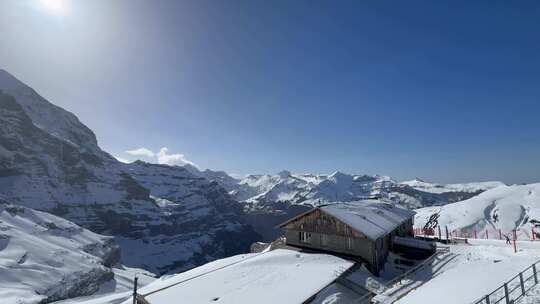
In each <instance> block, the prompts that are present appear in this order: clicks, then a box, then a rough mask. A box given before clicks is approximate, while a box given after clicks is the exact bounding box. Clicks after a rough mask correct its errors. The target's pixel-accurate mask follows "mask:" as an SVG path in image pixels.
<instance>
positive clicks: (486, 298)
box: [484, 295, 489, 304]
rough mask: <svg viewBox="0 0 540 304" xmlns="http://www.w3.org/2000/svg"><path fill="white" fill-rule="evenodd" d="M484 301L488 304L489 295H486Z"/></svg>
mask: <svg viewBox="0 0 540 304" xmlns="http://www.w3.org/2000/svg"><path fill="white" fill-rule="evenodd" d="M484 299H485V300H486V304H489V295H487V296H486V297H485V298H484Z"/></svg>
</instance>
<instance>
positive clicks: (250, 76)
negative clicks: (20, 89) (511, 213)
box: [0, 0, 540, 183]
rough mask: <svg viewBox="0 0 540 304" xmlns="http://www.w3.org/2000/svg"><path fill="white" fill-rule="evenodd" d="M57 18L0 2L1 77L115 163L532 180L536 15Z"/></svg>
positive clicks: (310, 11) (539, 77) (202, 5)
mask: <svg viewBox="0 0 540 304" xmlns="http://www.w3.org/2000/svg"><path fill="white" fill-rule="evenodd" d="M63 2H64V9H63V11H61V12H51V11H50V10H48V9H47V8H46V7H44V6H43V5H42V4H41V3H40V1H39V0H35V1H31V0H7V1H2V2H1V3H0V28H2V31H0V38H1V40H2V43H1V44H0V66H1V67H3V68H5V69H6V70H8V71H10V72H11V73H13V74H14V75H16V76H17V77H18V78H20V79H21V80H23V81H25V82H27V83H28V84H29V85H31V86H32V87H34V88H35V89H36V90H37V91H38V92H40V93H41V94H42V95H44V96H45V97H46V98H48V99H49V100H50V101H51V102H53V103H55V104H58V105H60V106H62V107H64V108H66V109H68V110H70V111H72V112H74V113H75V114H76V115H78V116H79V118H80V119H81V120H82V121H83V122H84V123H85V124H87V125H88V126H89V127H91V128H92V129H93V130H94V131H95V132H96V134H97V137H98V140H99V142H100V145H101V147H102V148H104V149H105V150H107V151H109V152H110V153H111V154H113V155H116V156H119V157H122V158H127V159H134V158H135V157H134V156H133V155H129V154H127V153H125V151H126V150H133V149H136V148H141V147H145V148H147V149H149V150H151V151H153V153H157V152H158V151H159V149H160V148H162V147H167V148H168V153H170V154H178V153H181V154H185V158H187V159H189V160H190V161H192V162H194V163H195V164H197V165H198V166H199V167H201V168H211V169H221V170H225V171H227V172H230V173H236V174H245V173H275V172H277V171H280V170H281V169H288V170H291V171H293V172H316V173H331V172H333V171H335V170H341V171H345V172H351V173H370V174H375V173H378V174H385V175H390V176H393V177H395V178H397V179H409V178H413V177H416V176H418V177H421V178H424V179H427V180H432V181H436V182H459V181H476V180H502V181H504V182H507V183H521V182H535V181H536V182H539V181H540V36H539V33H540V4H539V3H538V2H537V1H523V2H521V1H520V2H519V3H517V2H515V1H514V2H508V1H475V2H474V3H473V1H448V2H443V1H399V2H398V1H141V0H133V1H127V0H126V1H123V0H118V1H104V0H96V1H75V0H74V1H69V0H64V1H63ZM156 159H157V158H156V157H154V158H152V159H150V158H148V159H147V160H156Z"/></svg>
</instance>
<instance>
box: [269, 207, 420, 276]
mask: <svg viewBox="0 0 540 304" xmlns="http://www.w3.org/2000/svg"><path fill="white" fill-rule="evenodd" d="M414 214H415V213H414V212H413V211H410V210H407V209H403V208H400V207H396V206H395V205H393V204H389V203H385V202H381V201H379V200H364V201H358V202H350V203H334V204H328V205H324V206H320V207H317V208H314V209H312V210H310V211H308V212H306V213H303V214H301V215H299V216H296V217H294V218H292V219H290V220H288V221H287V222H285V223H283V224H281V225H279V227H281V228H282V229H284V230H285V237H286V243H287V245H292V246H296V247H304V248H310V249H316V250H321V251H327V252H335V253H339V254H344V255H350V256H355V257H359V258H361V259H362V260H363V261H365V262H366V263H367V265H368V267H369V268H370V270H371V271H372V272H373V273H375V274H378V273H379V271H380V270H381V269H382V267H383V266H384V263H385V262H386V258H387V256H388V252H389V250H390V249H391V248H392V241H393V237H394V236H412V235H413V218H414Z"/></svg>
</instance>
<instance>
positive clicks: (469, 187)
mask: <svg viewBox="0 0 540 304" xmlns="http://www.w3.org/2000/svg"><path fill="white" fill-rule="evenodd" d="M401 184H402V185H407V186H411V187H413V188H414V189H416V190H420V191H424V192H429V193H448V192H463V193H480V192H484V191H486V190H489V189H493V188H497V187H500V186H505V184H504V183H502V182H478V183H463V184H433V183H428V182H425V181H423V180H421V179H418V178H417V179H414V180H410V181H405V182H401Z"/></svg>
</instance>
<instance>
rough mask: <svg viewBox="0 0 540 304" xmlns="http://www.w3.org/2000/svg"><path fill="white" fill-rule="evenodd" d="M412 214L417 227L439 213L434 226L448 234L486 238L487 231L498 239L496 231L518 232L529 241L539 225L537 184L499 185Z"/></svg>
mask: <svg viewBox="0 0 540 304" xmlns="http://www.w3.org/2000/svg"><path fill="white" fill-rule="evenodd" d="M415 211H417V215H416V218H415V226H417V227H423V226H424V225H425V224H426V223H427V222H428V221H429V218H430V217H431V216H432V215H433V214H438V219H437V220H436V221H437V223H438V224H439V225H440V226H443V227H444V226H448V229H449V230H451V231H452V230H460V231H463V232H464V233H468V234H469V235H472V234H473V233H474V231H476V232H477V236H478V235H481V237H485V230H486V229H487V230H488V236H489V235H490V234H491V237H492V238H497V237H499V235H498V230H499V229H501V231H502V233H504V234H508V233H510V232H511V231H512V230H514V229H518V230H519V231H518V237H519V238H522V239H530V238H531V233H532V228H533V227H534V226H536V225H538V224H540V184H529V185H513V186H500V187H497V188H494V189H491V190H488V191H486V192H483V193H481V194H479V195H478V196H475V197H473V198H471V199H468V200H465V201H461V202H457V203H452V204H448V205H445V206H440V207H427V208H421V209H418V210H415ZM435 217H436V216H435ZM432 225H434V224H432ZM539 230H540V229H539Z"/></svg>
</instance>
